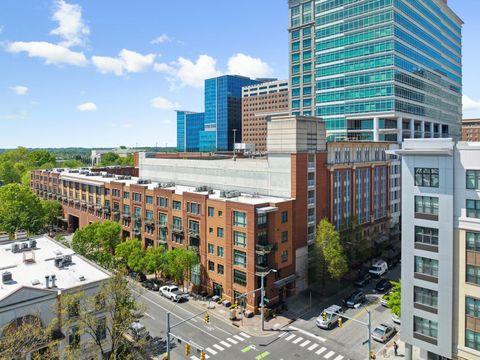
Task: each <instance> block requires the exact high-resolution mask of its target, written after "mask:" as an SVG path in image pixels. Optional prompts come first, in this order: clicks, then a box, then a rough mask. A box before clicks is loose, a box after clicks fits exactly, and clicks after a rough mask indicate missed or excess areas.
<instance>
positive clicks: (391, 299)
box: [386, 281, 402, 317]
mask: <svg viewBox="0 0 480 360" xmlns="http://www.w3.org/2000/svg"><path fill="white" fill-rule="evenodd" d="M392 285H393V287H392V290H391V291H390V293H389V294H388V295H386V299H387V304H388V307H389V308H390V312H391V313H392V314H395V315H397V316H398V317H400V315H401V293H402V283H401V282H400V281H399V282H396V281H392Z"/></svg>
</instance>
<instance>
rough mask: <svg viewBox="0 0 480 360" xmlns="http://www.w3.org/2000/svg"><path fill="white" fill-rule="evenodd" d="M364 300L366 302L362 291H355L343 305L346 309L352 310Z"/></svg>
mask: <svg viewBox="0 0 480 360" xmlns="http://www.w3.org/2000/svg"><path fill="white" fill-rule="evenodd" d="M365 300H366V297H365V294H364V293H363V291H362V290H356V291H354V292H353V293H351V294H350V296H348V297H347V298H346V299H345V300H343V303H344V304H345V306H346V307H349V308H354V307H355V305H357V304H363V303H364V302H365Z"/></svg>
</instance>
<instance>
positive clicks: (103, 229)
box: [95, 220, 122, 255]
mask: <svg viewBox="0 0 480 360" xmlns="http://www.w3.org/2000/svg"><path fill="white" fill-rule="evenodd" d="M95 236H96V237H97V238H98V240H99V242H100V244H101V246H102V248H103V249H105V250H106V251H108V252H109V253H110V254H111V255H114V254H115V248H116V247H117V245H118V244H120V243H121V242H122V227H121V226H120V224H119V223H117V222H114V221H110V220H107V221H105V222H104V223H103V224H101V225H100V226H98V227H97V229H96V234H95Z"/></svg>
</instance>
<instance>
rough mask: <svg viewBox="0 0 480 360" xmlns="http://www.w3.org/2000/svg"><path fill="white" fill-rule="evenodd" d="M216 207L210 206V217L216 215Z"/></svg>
mask: <svg viewBox="0 0 480 360" xmlns="http://www.w3.org/2000/svg"><path fill="white" fill-rule="evenodd" d="M214 215H215V209H214V208H213V207H210V206H209V207H208V217H214Z"/></svg>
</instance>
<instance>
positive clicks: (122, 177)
mask: <svg viewBox="0 0 480 360" xmlns="http://www.w3.org/2000/svg"><path fill="white" fill-rule="evenodd" d="M116 179H117V180H125V176H123V175H118V176H117V177H116Z"/></svg>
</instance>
